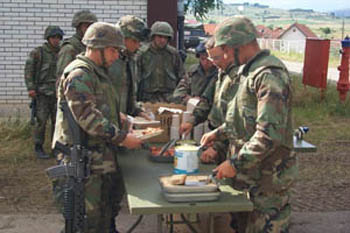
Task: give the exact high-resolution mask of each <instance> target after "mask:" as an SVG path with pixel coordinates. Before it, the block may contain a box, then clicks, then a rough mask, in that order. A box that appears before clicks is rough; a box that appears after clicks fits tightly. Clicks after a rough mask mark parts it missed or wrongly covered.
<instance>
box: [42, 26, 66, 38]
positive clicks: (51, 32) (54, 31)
mask: <svg viewBox="0 0 350 233" xmlns="http://www.w3.org/2000/svg"><path fill="white" fill-rule="evenodd" d="M63 35H64V32H63V31H62V29H61V28H60V27H59V26H48V27H47V28H46V29H45V33H44V39H46V40H47V39H49V37H52V36H60V37H61V40H62V38H63Z"/></svg>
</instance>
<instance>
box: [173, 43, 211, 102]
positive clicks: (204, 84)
mask: <svg viewBox="0 0 350 233" xmlns="http://www.w3.org/2000/svg"><path fill="white" fill-rule="evenodd" d="M196 57H197V58H199V64H194V65H192V66H191V67H190V69H189V71H188V72H187V75H186V76H185V77H184V78H183V79H181V81H180V82H179V84H178V85H177V87H176V89H175V91H174V94H173V101H174V102H175V103H178V104H184V105H186V104H187V101H188V100H189V99H190V98H193V97H194V98H200V96H201V95H202V94H203V93H204V92H205V90H206V89H207V88H211V85H213V84H214V83H215V82H214V80H215V79H216V77H217V69H216V67H215V66H214V64H213V63H212V62H211V61H210V60H209V59H208V54H207V51H206V48H205V42H202V43H200V44H199V45H198V46H197V47H196Z"/></svg>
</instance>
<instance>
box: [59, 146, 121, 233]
mask: <svg viewBox="0 0 350 233" xmlns="http://www.w3.org/2000/svg"><path fill="white" fill-rule="evenodd" d="M101 151H102V152H101ZM90 152H91V153H89V155H90V156H91V157H90V158H91V160H92V161H91V175H90V176H89V177H88V179H87V182H86V183H85V186H84V188H85V209H86V215H87V226H86V231H85V232H84V233H109V229H110V227H111V224H112V221H113V222H114V219H115V217H116V216H117V215H118V213H119V210H120V202H121V200H122V198H123V195H124V193H125V188H124V183H123V177H122V174H121V169H120V168H119V166H118V163H117V161H116V155H115V153H114V152H113V151H112V150H110V149H108V148H104V147H101V148H100V149H99V151H97V150H92V151H90ZM58 157H59V158H60V159H61V161H59V162H60V163H62V162H64V161H65V162H68V161H66V159H67V158H65V159H63V156H62V154H60V156H58ZM108 159H109V160H108ZM65 183H66V179H65V178H60V179H56V180H54V181H53V195H54V198H55V201H56V205H57V207H58V208H59V209H60V211H61V212H62V213H63V211H64V209H63V206H64V191H65ZM113 225H114V224H113ZM61 232H62V231H61ZM63 232H64V231H63Z"/></svg>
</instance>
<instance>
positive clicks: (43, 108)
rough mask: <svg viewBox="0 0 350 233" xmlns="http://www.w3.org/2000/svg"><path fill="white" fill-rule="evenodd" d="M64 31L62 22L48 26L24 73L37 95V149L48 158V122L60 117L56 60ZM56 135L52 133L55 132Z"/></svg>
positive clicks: (29, 93) (35, 138) (34, 96)
mask: <svg viewBox="0 0 350 233" xmlns="http://www.w3.org/2000/svg"><path fill="white" fill-rule="evenodd" d="M63 35H64V33H63V31H62V30H61V28H60V27H58V26H48V27H47V28H46V30H45V34H44V39H46V40H47V42H45V43H44V44H43V45H42V46H39V47H37V48H35V49H34V50H32V51H31V52H30V54H29V57H28V59H27V61H26V64H25V70H24V76H25V83H26V86H27V89H28V95H29V96H30V97H31V98H35V99H36V108H37V109H36V111H37V112H36V116H37V117H36V118H37V120H36V122H35V125H34V132H33V138H34V144H35V153H36V156H37V157H38V158H39V159H47V158H49V155H47V154H46V153H45V152H44V150H43V144H44V141H45V129H46V122H47V120H48V119H49V118H50V119H51V127H52V132H53V127H54V126H55V120H56V88H55V83H56V64H57V56H58V51H59V48H60V47H59V46H60V41H61V40H62V38H63ZM51 136H52V134H51Z"/></svg>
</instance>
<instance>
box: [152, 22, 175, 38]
mask: <svg viewBox="0 0 350 233" xmlns="http://www.w3.org/2000/svg"><path fill="white" fill-rule="evenodd" d="M154 35H160V36H167V37H169V38H170V40H171V39H173V36H174V30H173V28H172V27H171V26H170V24H169V23H167V22H165V21H157V22H155V23H154V24H153V25H152V27H151V37H153V36H154Z"/></svg>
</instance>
